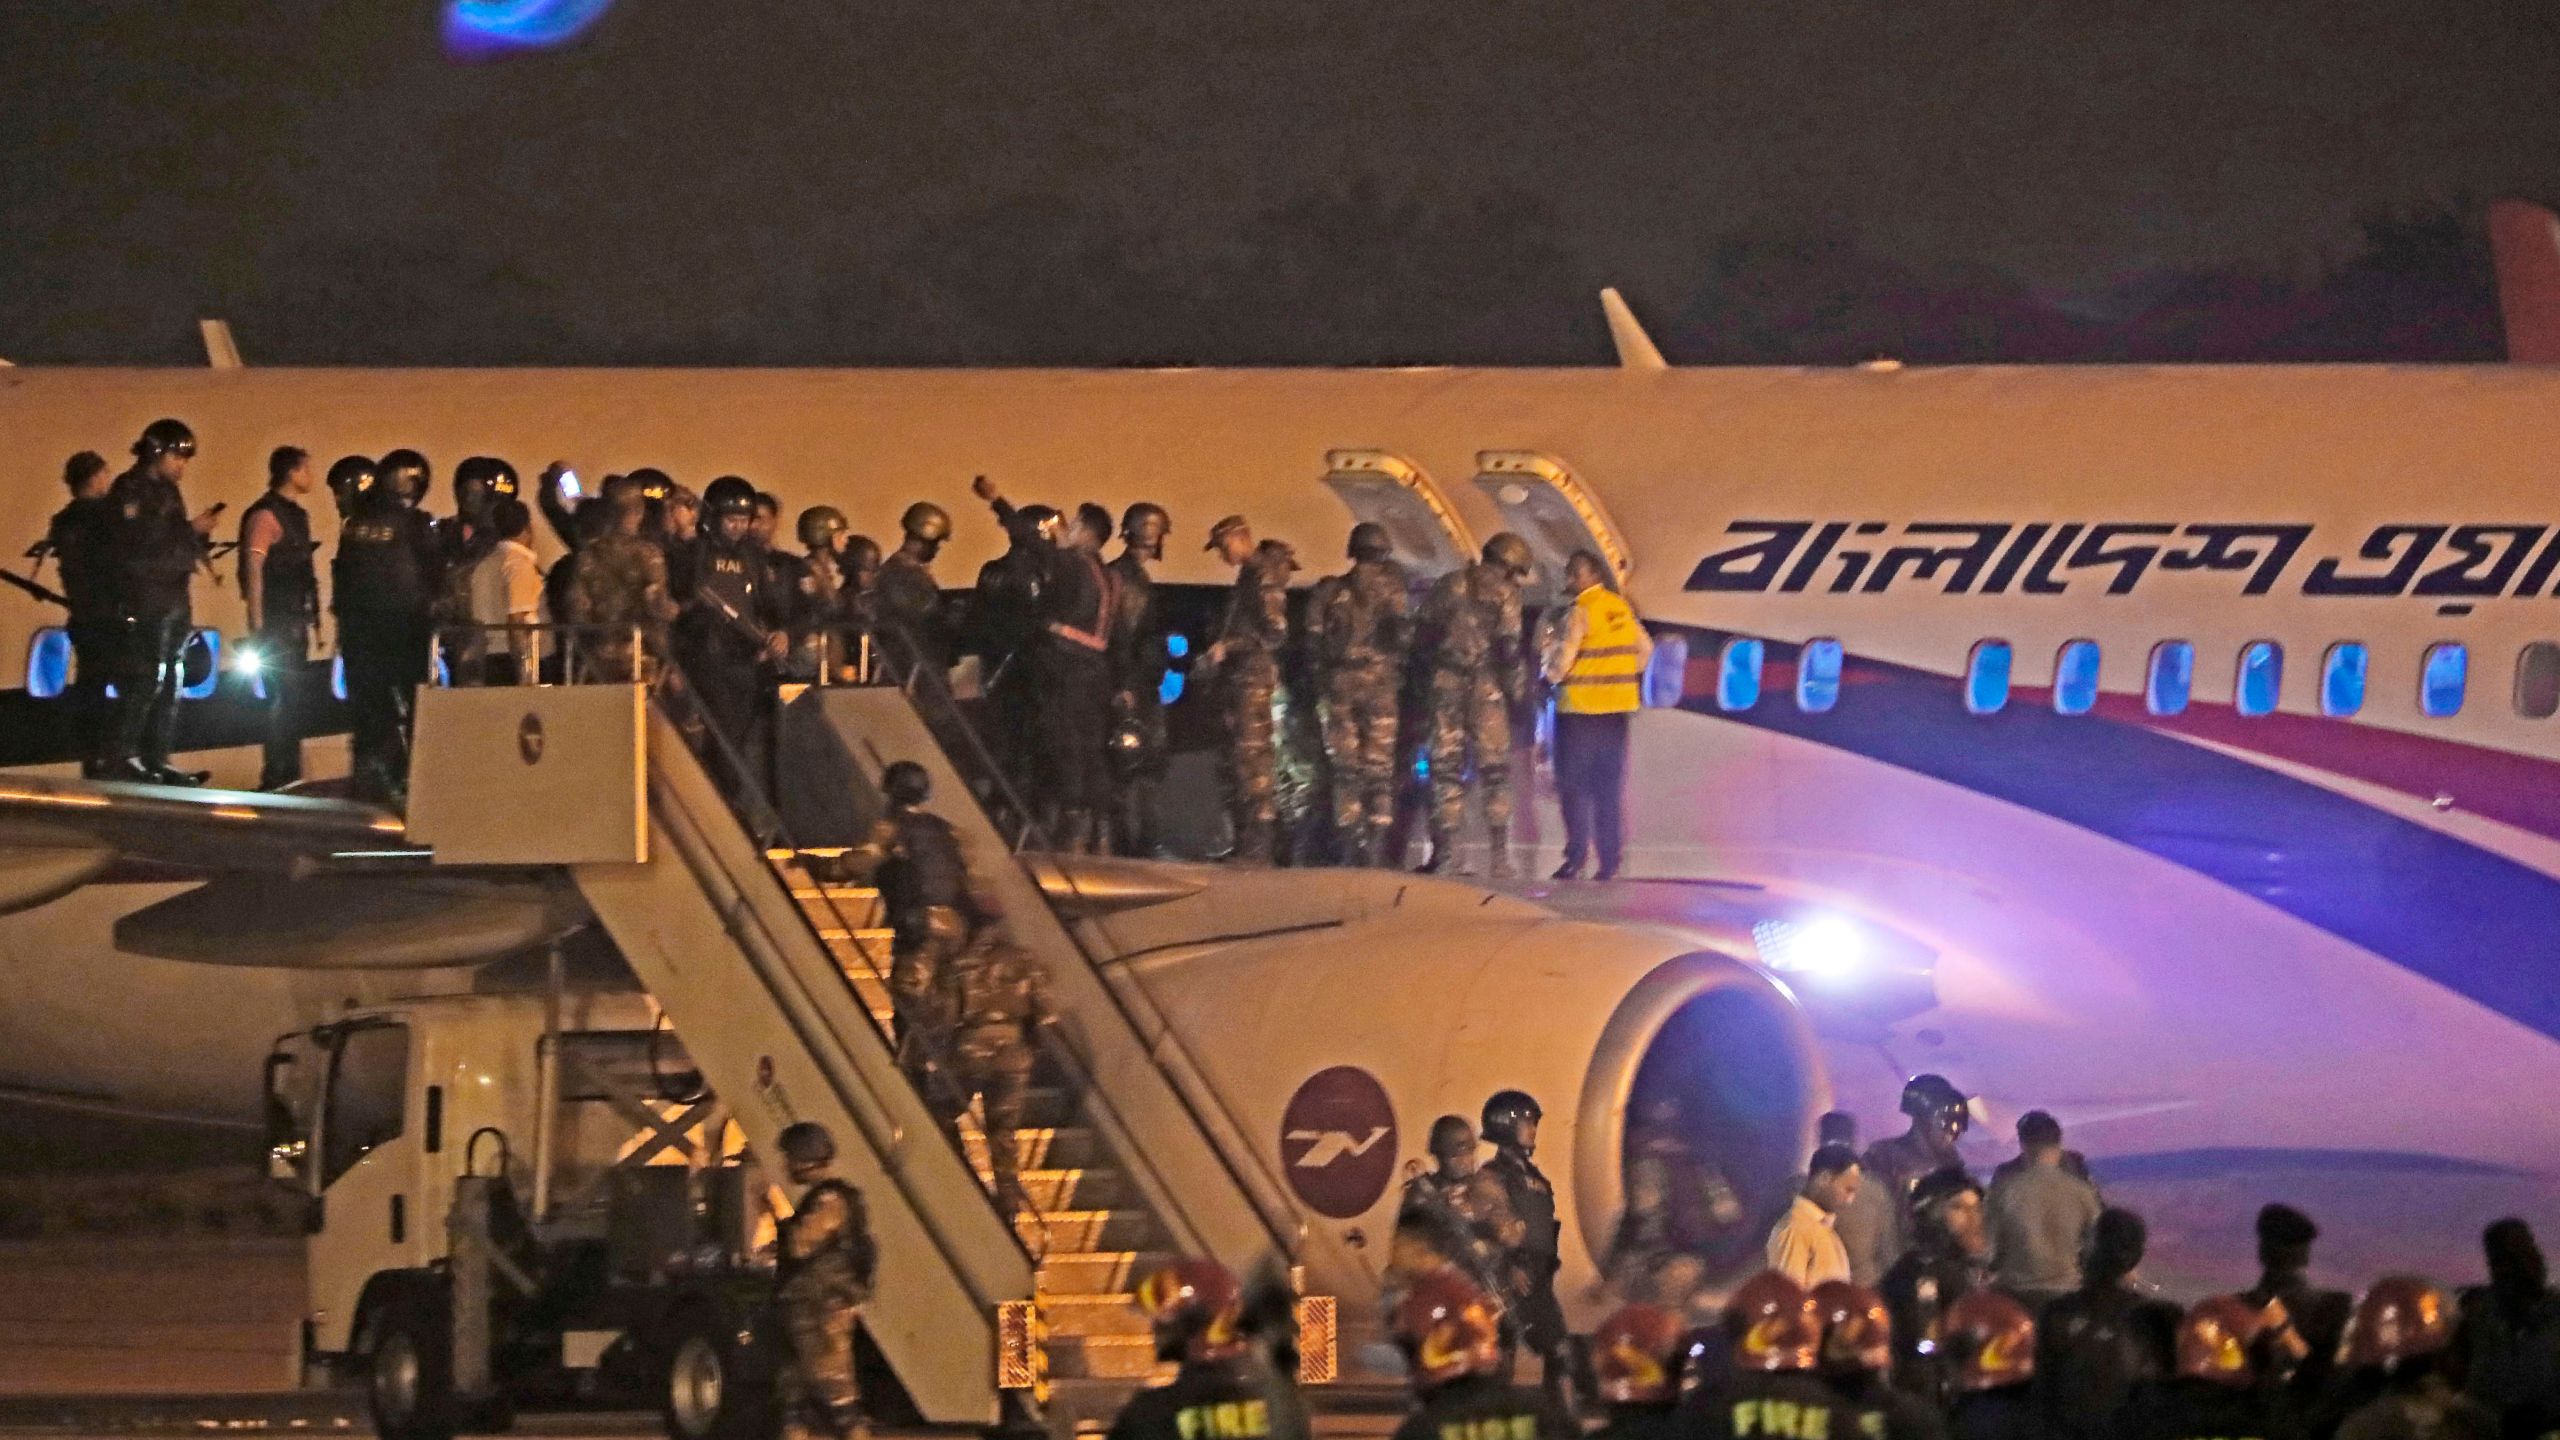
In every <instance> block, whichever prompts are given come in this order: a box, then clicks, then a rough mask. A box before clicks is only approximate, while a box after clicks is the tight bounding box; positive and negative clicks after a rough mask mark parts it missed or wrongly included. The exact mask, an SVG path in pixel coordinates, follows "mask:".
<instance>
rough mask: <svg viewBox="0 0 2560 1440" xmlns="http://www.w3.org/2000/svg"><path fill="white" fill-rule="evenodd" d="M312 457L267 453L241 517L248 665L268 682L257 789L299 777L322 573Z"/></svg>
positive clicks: (298, 452)
mask: <svg viewBox="0 0 2560 1440" xmlns="http://www.w3.org/2000/svg"><path fill="white" fill-rule="evenodd" d="M312 478H313V477H312V472H311V455H310V453H309V452H308V451H305V450H303V449H301V448H300V447H299V446H294V445H283V446H279V447H277V449H276V451H275V453H274V454H272V455H270V456H268V457H267V493H266V494H264V495H261V496H259V497H258V499H257V501H256V503H254V504H252V505H251V506H250V507H249V508H248V509H247V510H244V511H242V512H241V515H240V599H241V601H242V603H243V604H244V605H245V606H246V608H247V609H248V612H249V614H248V619H249V630H248V633H247V634H246V635H244V636H242V637H241V645H242V648H243V650H244V651H245V652H246V657H247V658H246V659H245V660H244V662H243V663H244V664H245V665H246V666H247V667H249V668H250V670H251V673H253V674H255V675H256V676H257V677H258V683H259V684H260V685H262V686H263V687H265V690H266V693H267V698H266V709H267V735H266V754H265V758H264V763H262V764H261V765H260V766H259V768H258V788H259V789H261V790H281V789H283V788H284V787H286V786H287V785H291V784H293V783H294V782H295V781H297V780H300V779H301V778H302V698H303V697H302V689H303V683H304V670H305V667H306V666H307V664H308V662H309V661H310V659H311V631H312V628H313V627H314V626H315V625H317V624H318V623H319V619H320V572H319V570H318V569H317V567H315V566H314V565H313V564H312V561H311V557H312V556H313V555H315V554H317V553H318V552H319V549H320V547H319V546H317V545H315V544H313V543H312V541H311V513H310V512H309V511H307V510H305V509H303V508H302V497H304V496H306V495H308V494H310V493H311V484H312Z"/></svg>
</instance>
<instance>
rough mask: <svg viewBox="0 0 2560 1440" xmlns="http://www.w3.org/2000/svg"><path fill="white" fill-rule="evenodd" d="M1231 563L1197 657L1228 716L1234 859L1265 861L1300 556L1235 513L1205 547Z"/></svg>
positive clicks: (1274, 822) (1275, 807)
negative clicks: (1259, 536) (1209, 636)
mask: <svg viewBox="0 0 2560 1440" xmlns="http://www.w3.org/2000/svg"><path fill="white" fill-rule="evenodd" d="M1205 548H1207V549H1211V550H1215V551H1217V552H1218V555H1219V558H1221V559H1223V560H1225V561H1226V562H1227V563H1228V564H1230V565H1233V566H1235V567H1236V585H1235V589H1234V591H1232V592H1231V593H1230V594H1229V596H1228V599H1227V614H1226V619H1225V620H1224V621H1223V622H1222V623H1221V624H1220V626H1219V629H1218V640H1217V643H1216V644H1213V645H1211V646H1210V647H1209V651H1208V654H1207V655H1205V656H1203V657H1202V658H1203V660H1204V661H1205V662H1206V664H1207V665H1208V667H1209V669H1210V670H1211V671H1213V672H1214V673H1215V674H1216V676H1217V681H1218V691H1219V697H1220V700H1221V702H1222V703H1221V705H1220V708H1221V709H1223V710H1224V711H1225V712H1226V716H1227V803H1228V807H1229V810H1230V812H1231V813H1232V815H1233V816H1234V819H1235V832H1236V843H1235V858H1236V859H1238V860H1241V861H1244V862H1246V863H1248V864H1258V865H1261V864H1269V863H1270V861H1271V853H1272V841H1273V832H1274V831H1275V830H1276V829H1277V828H1278V825H1279V818H1280V810H1279V794H1278V784H1279V773H1278V772H1279V751H1278V729H1277V720H1276V717H1275V715H1274V706H1275V704H1276V703H1277V701H1278V698H1279V691H1280V660H1281V652H1282V651H1283V650H1284V649H1285V648H1286V647H1287V646H1288V643H1289V572H1290V571H1292V570H1295V569H1297V568H1298V561H1297V557H1296V555H1295V554H1293V553H1292V552H1291V551H1290V549H1289V547H1288V546H1287V545H1286V544H1283V543H1282V542H1280V541H1277V540H1266V541H1264V542H1262V543H1261V544H1259V545H1257V544H1255V543H1254V539H1253V527H1251V526H1249V525H1247V524H1246V523H1245V520H1244V517H1243V516H1241V515H1230V516H1228V517H1227V518H1225V519H1223V520H1221V521H1219V522H1218V523H1217V524H1216V525H1214V526H1211V527H1210V530H1209V543H1208V545H1207V546H1206V547H1205Z"/></svg>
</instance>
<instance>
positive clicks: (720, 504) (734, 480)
mask: <svg viewBox="0 0 2560 1440" xmlns="http://www.w3.org/2000/svg"><path fill="white" fill-rule="evenodd" d="M754 513H756V487H754V486H753V485H750V484H748V483H747V482H746V481H745V480H744V479H742V478H741V477H739V476H736V475H723V476H721V477H720V478H719V479H717V480H714V481H712V482H711V483H710V484H709V485H706V486H704V487H703V490H702V515H703V518H704V519H706V520H716V519H718V518H719V517H721V516H723V515H753V514H754Z"/></svg>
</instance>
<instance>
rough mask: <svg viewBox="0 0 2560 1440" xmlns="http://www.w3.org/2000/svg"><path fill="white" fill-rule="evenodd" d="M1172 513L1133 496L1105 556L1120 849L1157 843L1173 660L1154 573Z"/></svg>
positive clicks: (1138, 849)
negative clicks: (1114, 550) (1110, 554)
mask: <svg viewBox="0 0 2560 1440" xmlns="http://www.w3.org/2000/svg"><path fill="white" fill-rule="evenodd" d="M1172 532H1173V518H1172V517H1171V516H1170V515H1168V514H1166V513H1165V508H1164V507H1163V506H1161V505H1156V504H1151V503H1148V502H1146V501H1140V502H1139V503H1138V504H1135V505H1132V506H1130V507H1129V508H1128V509H1127V510H1126V511H1124V512H1122V514H1121V516H1120V553H1119V555H1118V556H1116V557H1115V558H1113V560H1112V562H1111V581H1112V586H1113V590H1112V597H1111V738H1110V740H1109V742H1108V748H1109V753H1110V760H1111V786H1112V795H1113V805H1112V821H1111V845H1112V849H1113V850H1115V851H1117V852H1118V853H1120V854H1122V855H1154V854H1156V853H1158V851H1159V849H1160V848H1161V846H1162V838H1161V822H1160V820H1159V817H1158V811H1157V804H1158V792H1159V791H1160V790H1161V789H1162V787H1163V785H1164V776H1165V765H1166V761H1167V759H1168V757H1169V755H1170V753H1171V748H1170V746H1169V745H1168V744H1167V742H1166V737H1165V725H1164V677H1165V671H1166V670H1168V669H1170V668H1171V667H1172V664H1173V657H1172V655H1171V654H1170V653H1169V652H1168V651H1167V649H1166V646H1165V634H1164V625H1163V622H1162V621H1161V620H1160V619H1159V618H1158V617H1157V614H1156V582H1155V576H1154V575H1153V574H1152V573H1150V572H1149V571H1148V569H1147V567H1148V566H1149V565H1152V564H1154V563H1155V562H1156V561H1158V560H1161V559H1163V558H1164V542H1165V537H1166V536H1167V535H1170V534H1171V533H1172Z"/></svg>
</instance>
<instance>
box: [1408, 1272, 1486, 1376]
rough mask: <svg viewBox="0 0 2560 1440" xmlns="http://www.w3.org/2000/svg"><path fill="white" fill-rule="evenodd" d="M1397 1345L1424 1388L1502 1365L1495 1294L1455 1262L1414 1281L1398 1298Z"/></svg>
mask: <svg viewBox="0 0 2560 1440" xmlns="http://www.w3.org/2000/svg"><path fill="white" fill-rule="evenodd" d="M1392 1328H1393V1329H1394V1331H1395V1338H1396V1344H1397V1345H1399V1346H1400V1347H1402V1348H1403V1350H1404V1353H1405V1359H1406V1360H1407V1361H1408V1362H1409V1363H1410V1364H1411V1365H1412V1366H1413V1379H1414V1383H1415V1384H1416V1385H1419V1386H1421V1387H1423V1388H1425V1389H1430V1388H1434V1387H1437V1386H1441V1385H1446V1384H1448V1383H1449V1382H1450V1381H1452V1380H1463V1379H1465V1378H1466V1377H1468V1376H1470V1375H1491V1374H1495V1373H1496V1372H1498V1371H1500V1370H1501V1368H1502V1321H1501V1317H1500V1315H1499V1313H1498V1312H1497V1311H1496V1310H1495V1308H1494V1302H1493V1297H1492V1296H1490V1295H1487V1294H1486V1293H1485V1292H1484V1288H1483V1287H1482V1286H1480V1285H1478V1284H1476V1283H1475V1282H1474V1281H1473V1280H1470V1279H1468V1278H1467V1277H1466V1276H1465V1275H1464V1274H1462V1273H1460V1272H1459V1271H1458V1270H1456V1269H1455V1268H1453V1267H1449V1266H1443V1267H1441V1268H1440V1269H1437V1270H1434V1271H1432V1272H1431V1273H1430V1274H1428V1275H1425V1276H1423V1277H1422V1278H1420V1279H1418V1280H1416V1281H1414V1282H1413V1288H1412V1289H1410V1290H1407V1291H1406V1292H1405V1294H1404V1298H1403V1299H1402V1300H1399V1301H1397V1302H1396V1311H1395V1315H1394V1317H1393V1326H1392Z"/></svg>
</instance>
